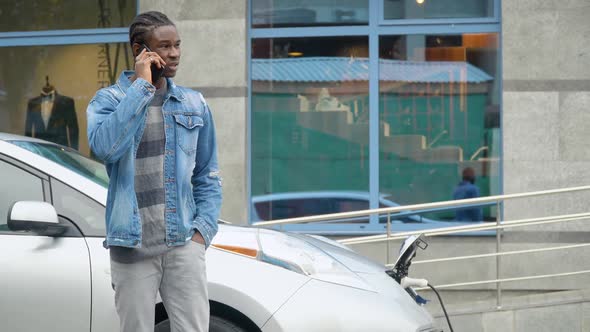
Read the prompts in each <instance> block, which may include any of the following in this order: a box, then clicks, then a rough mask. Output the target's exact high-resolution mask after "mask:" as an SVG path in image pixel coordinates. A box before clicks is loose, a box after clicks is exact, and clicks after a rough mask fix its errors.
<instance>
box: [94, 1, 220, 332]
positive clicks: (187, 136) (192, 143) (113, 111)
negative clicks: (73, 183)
mask: <svg viewBox="0 0 590 332" xmlns="http://www.w3.org/2000/svg"><path fill="white" fill-rule="evenodd" d="M129 42H130V44H131V48H132V51H133V55H134V56H135V71H125V72H123V73H122V74H121V75H120V77H119V79H118V81H117V83H116V84H115V85H112V86H110V87H107V88H105V89H101V90H99V91H98V92H97V93H96V95H95V96H94V98H93V99H92V100H91V101H90V103H89V105H88V110H87V116H88V141H89V143H90V147H91V149H92V151H93V152H94V154H95V155H96V156H97V157H98V158H100V159H101V160H103V161H104V162H105V164H106V168H107V172H108V174H109V178H110V183H109V190H108V197H107V207H106V229H107V238H106V241H105V246H106V247H108V248H110V258H111V280H112V284H113V288H114V290H115V305H116V308H117V313H118V314H119V319H120V326H121V331H122V332H131V331H133V332H148V331H149V332H152V331H154V320H155V319H154V318H155V317H154V316H155V310H154V309H155V305H156V296H157V293H158V291H159V292H160V295H161V297H162V300H163V302H164V306H165V308H166V311H167V313H168V317H169V318H170V324H171V331H172V332H181V331H182V332H195V331H201V332H205V331H208V329H209V300H208V294H207V276H206V270H205V250H206V248H207V247H208V246H209V245H210V243H211V240H212V239H213V237H214V236H215V234H216V233H217V229H218V226H217V218H218V215H219V209H220V206H221V179H220V177H219V169H218V165H217V152H216V138H215V127H214V124H213V118H212V115H211V111H210V109H209V107H208V105H207V103H206V102H205V99H204V98H203V96H202V95H201V94H200V93H198V92H196V91H194V90H191V89H187V88H184V87H180V86H177V85H175V84H174V82H173V81H172V77H174V76H175V75H176V72H177V69H178V65H179V63H180V38H179V36H178V32H177V30H176V26H175V25H174V23H172V21H171V20H170V19H168V17H166V15H164V14H162V13H160V12H146V13H142V14H139V15H138V16H136V17H135V19H134V20H133V22H132V23H131V26H130V28H129Z"/></svg>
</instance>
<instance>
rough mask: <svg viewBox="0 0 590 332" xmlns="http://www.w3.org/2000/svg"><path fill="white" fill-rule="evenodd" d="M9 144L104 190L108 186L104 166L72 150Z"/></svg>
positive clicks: (56, 146)
mask: <svg viewBox="0 0 590 332" xmlns="http://www.w3.org/2000/svg"><path fill="white" fill-rule="evenodd" d="M10 143H12V144H14V145H17V146H19V147H21V148H23V149H26V150H29V151H31V152H33V153H35V154H38V155H40V156H43V157H45V158H47V159H49V160H51V161H54V162H56V163H58V164H60V165H62V166H64V167H65V168H67V169H69V170H72V171H74V172H76V173H78V174H80V175H82V176H84V177H85V178H87V179H89V180H91V181H93V182H95V183H97V184H99V185H101V186H103V187H105V188H106V187H108V185H109V177H108V175H107V172H106V169H105V167H104V165H103V164H101V163H98V162H96V161H94V160H92V159H89V158H86V157H84V156H83V155H81V154H80V153H79V152H78V151H76V150H74V149H70V148H67V147H63V146H59V145H54V144H46V143H38V142H31V141H10Z"/></svg>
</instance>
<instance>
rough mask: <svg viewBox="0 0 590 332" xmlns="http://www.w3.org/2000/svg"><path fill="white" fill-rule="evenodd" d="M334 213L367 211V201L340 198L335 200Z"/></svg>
mask: <svg viewBox="0 0 590 332" xmlns="http://www.w3.org/2000/svg"><path fill="white" fill-rule="evenodd" d="M335 205H336V206H335V210H336V212H352V211H360V210H368V209H369V201H368V200H362V199H352V198H341V199H337V200H335Z"/></svg>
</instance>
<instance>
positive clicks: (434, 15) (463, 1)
mask: <svg viewBox="0 0 590 332" xmlns="http://www.w3.org/2000/svg"><path fill="white" fill-rule="evenodd" d="M493 16H494V0H383V18H384V19H386V20H400V19H441V18H482V17H493Z"/></svg>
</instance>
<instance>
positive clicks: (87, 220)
mask: <svg viewBox="0 0 590 332" xmlns="http://www.w3.org/2000/svg"><path fill="white" fill-rule="evenodd" d="M107 183H108V178H107V176H106V173H105V170H104V167H103V166H102V165H101V164H99V163H96V162H94V161H92V160H90V159H88V158H85V157H83V156H81V155H80V154H78V153H77V152H75V151H73V150H70V149H68V148H65V147H62V146H59V145H55V144H53V143H49V142H45V141H41V140H37V139H31V138H26V137H21V136H15V135H9V134H0V294H1V295H0V330H2V331H61V332H67V331H71V332H80V331H92V332H103V331H104V332H107V331H108V332H113V331H117V330H118V318H117V314H116V311H115V307H114V296H113V295H114V292H113V289H112V286H111V278H110V268H109V255H108V250H106V249H105V248H104V247H103V240H104V235H105V234H104V232H105V230H104V205H105V202H106V195H107V189H106V186H107ZM385 270H386V268H385V266H383V265H381V264H377V263H374V262H372V261H370V260H368V259H367V258H365V257H362V256H360V255H358V254H356V253H355V252H353V251H351V250H350V249H348V248H345V247H343V246H340V245H338V244H335V243H332V242H331V241H330V240H327V239H322V238H317V237H311V236H307V235H302V234H290V233H285V232H278V231H274V230H267V229H260V228H252V227H237V226H231V225H220V230H219V234H218V235H217V236H216V237H215V239H214V243H213V245H212V246H211V247H210V248H209V249H208V251H207V274H208V279H209V295H210V301H211V331H298V332H299V331H322V332H323V331H404V332H405V331H408V332H418V331H419V332H425V331H438V329H437V328H436V327H435V326H434V323H433V319H432V317H431V316H430V315H429V314H428V313H427V311H426V310H425V308H423V307H421V306H419V305H418V304H416V302H415V301H414V300H413V299H412V297H411V296H410V295H409V294H408V292H406V291H405V290H404V289H402V288H401V286H400V285H399V284H398V283H396V281H395V280H394V279H393V278H392V277H390V276H389V275H388V274H387V273H386V272H385ZM154 310H155V312H156V331H167V330H168V328H169V322H168V319H167V315H166V311H165V308H164V306H163V305H162V304H161V303H159V304H158V305H157V306H156V307H155V308H154Z"/></svg>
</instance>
